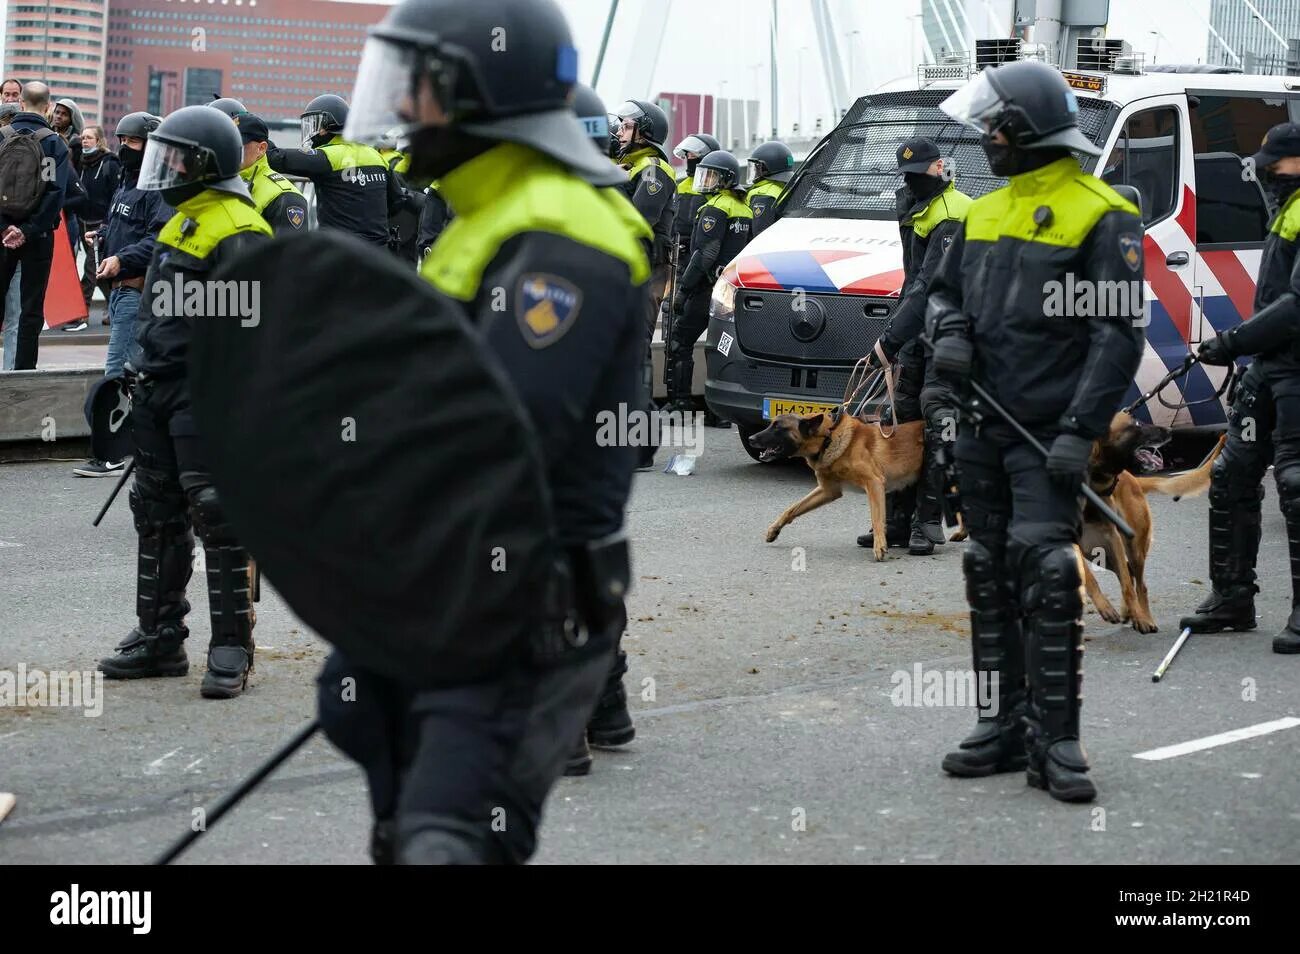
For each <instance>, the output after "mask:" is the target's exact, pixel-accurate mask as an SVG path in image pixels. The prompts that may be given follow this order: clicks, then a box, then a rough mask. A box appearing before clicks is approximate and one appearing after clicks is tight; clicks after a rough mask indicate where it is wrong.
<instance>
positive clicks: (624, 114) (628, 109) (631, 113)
mask: <svg viewBox="0 0 1300 954" xmlns="http://www.w3.org/2000/svg"><path fill="white" fill-rule="evenodd" d="M614 115H615V116H617V117H618V118H619V119H630V120H631V121H632V122H636V121H637V120H639V119H643V118H644V117H645V112H644V111H643V110H642V109H641V107H640V106H638V105H637V104H636V103H634V102H632V101H631V100H628V101H627V102H626V103H623V104H622V105H621V106H619V107H618V109H616V110H614Z"/></svg>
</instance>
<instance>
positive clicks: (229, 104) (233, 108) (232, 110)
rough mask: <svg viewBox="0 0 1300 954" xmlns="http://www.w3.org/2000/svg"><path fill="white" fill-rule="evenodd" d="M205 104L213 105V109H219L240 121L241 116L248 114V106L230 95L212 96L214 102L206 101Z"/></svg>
mask: <svg viewBox="0 0 1300 954" xmlns="http://www.w3.org/2000/svg"><path fill="white" fill-rule="evenodd" d="M203 105H205V106H211V107H212V108H213V109H219V110H221V111H222V112H223V113H225V114H226V115H227V116H229V117H230V118H231V119H233V120H234V121H235V122H239V117H240V116H245V115H247V114H248V109H247V107H245V106H244V104H243V103H241V102H240V101H239V100H237V99H231V98H230V97H229V96H216V95H214V96H213V97H212V102H210V103H204V104H203Z"/></svg>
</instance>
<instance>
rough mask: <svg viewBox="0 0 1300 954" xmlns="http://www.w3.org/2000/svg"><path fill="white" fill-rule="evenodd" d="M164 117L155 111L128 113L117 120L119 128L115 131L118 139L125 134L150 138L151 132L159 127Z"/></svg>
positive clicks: (137, 137) (138, 137) (139, 137)
mask: <svg viewBox="0 0 1300 954" xmlns="http://www.w3.org/2000/svg"><path fill="white" fill-rule="evenodd" d="M161 122H162V119H161V118H159V117H158V116H155V115H154V114H153V113H145V112H136V113H127V114H126V115H125V116H123V117H122V118H121V119H119V120H118V121H117V128H116V129H115V130H114V131H113V132H114V134H115V135H116V136H117V138H118V139H121V138H122V137H123V136H133V137H135V138H136V139H148V138H149V134H150V133H152V132H153V131H154V130H155V129H157V128H158V125H159V124H160V123H161Z"/></svg>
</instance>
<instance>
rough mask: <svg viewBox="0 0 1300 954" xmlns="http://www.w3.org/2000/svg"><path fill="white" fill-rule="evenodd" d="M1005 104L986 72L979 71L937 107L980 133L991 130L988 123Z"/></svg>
mask: <svg viewBox="0 0 1300 954" xmlns="http://www.w3.org/2000/svg"><path fill="white" fill-rule="evenodd" d="M1006 106H1007V103H1006V101H1005V100H1003V98H1002V96H1001V94H999V93H998V91H997V90H995V89H994V88H993V84H992V83H990V82H989V78H988V74H987V73H980V74H979V75H978V76H976V77H975V78H974V79H972V80H971V81H970V82H968V83H967V84H966V85H965V86H963V87H962V88H961V89H959V90H957V92H955V93H953V94H952V95H951V96H949V97H948V98H947V99H945V100H944V101H943V102H942V103H940V104H939V108H940V109H942V110H943V111H944V112H945V113H947V114H948V115H949V116H951V117H952V118H953V119H955V120H957V121H958V122H960V123H965V124H966V125H967V126H970V127H971V128H972V129H974V130H975V131H976V132H979V133H981V134H983V133H988V132H992V131H993V130H992V129H991V128H990V125H989V124H990V123H991V122H992V121H993V120H994V119H995V118H996V117H997V115H998V114H999V113H1001V112H1002V110H1003V109H1005V108H1006Z"/></svg>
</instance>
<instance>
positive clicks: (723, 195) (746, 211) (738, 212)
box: [695, 189, 754, 219]
mask: <svg viewBox="0 0 1300 954" xmlns="http://www.w3.org/2000/svg"><path fill="white" fill-rule="evenodd" d="M708 206H712V207H713V208H715V209H719V210H721V211H722V213H723V214H724V215H726V217H727V218H729V219H752V218H753V217H754V212H753V210H752V209H751V208H750V207H749V206H748V205H746V204H745V203H744V202H742V201H741V200H740V199H738V198H736V196H735V194H734V193H733V192H732V191H731V190H730V189H724V190H723V191H721V192H715V193H714V194H713V195H711V196H709V200H708V201H707V202H705V203H704V204H703V205H701V206H700V211H701V212H702V211H704V209H705V208H706V207H708ZM695 217H696V218H697V219H698V218H699V217H700V213H699V212H696V213H695Z"/></svg>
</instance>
